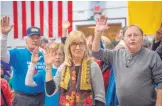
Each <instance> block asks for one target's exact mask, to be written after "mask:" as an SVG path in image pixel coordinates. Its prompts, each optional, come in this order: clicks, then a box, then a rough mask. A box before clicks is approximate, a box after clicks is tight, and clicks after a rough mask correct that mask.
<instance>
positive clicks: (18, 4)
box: [17, 1, 23, 39]
mask: <svg viewBox="0 0 162 106" xmlns="http://www.w3.org/2000/svg"><path fill="white" fill-rule="evenodd" d="M17 9H18V12H17V14H18V38H19V39H22V37H23V30H22V2H21V1H20V2H17Z"/></svg>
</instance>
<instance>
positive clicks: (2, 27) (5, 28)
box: [1, 26, 10, 35]
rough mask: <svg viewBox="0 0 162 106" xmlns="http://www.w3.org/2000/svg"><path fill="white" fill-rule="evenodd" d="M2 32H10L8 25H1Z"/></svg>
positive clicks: (5, 33)
mask: <svg viewBox="0 0 162 106" xmlns="http://www.w3.org/2000/svg"><path fill="white" fill-rule="evenodd" d="M1 31H2V34H4V35H7V34H8V33H9V32H10V26H1Z"/></svg>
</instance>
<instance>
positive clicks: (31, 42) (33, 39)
mask: <svg viewBox="0 0 162 106" xmlns="http://www.w3.org/2000/svg"><path fill="white" fill-rule="evenodd" d="M40 38H41V37H40V35H32V36H28V37H27V38H26V44H27V47H28V48H29V49H34V48H35V47H39V46H40Z"/></svg>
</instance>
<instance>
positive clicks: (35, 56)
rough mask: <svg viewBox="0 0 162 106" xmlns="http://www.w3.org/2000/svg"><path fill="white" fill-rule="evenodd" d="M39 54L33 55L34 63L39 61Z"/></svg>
mask: <svg viewBox="0 0 162 106" xmlns="http://www.w3.org/2000/svg"><path fill="white" fill-rule="evenodd" d="M39 59H40V58H39V56H38V55H32V63H37V62H38V61H39Z"/></svg>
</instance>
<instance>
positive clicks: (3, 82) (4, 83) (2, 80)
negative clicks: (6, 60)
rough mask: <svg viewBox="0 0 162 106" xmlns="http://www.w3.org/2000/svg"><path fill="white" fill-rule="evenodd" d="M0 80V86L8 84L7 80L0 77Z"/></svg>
mask: <svg viewBox="0 0 162 106" xmlns="http://www.w3.org/2000/svg"><path fill="white" fill-rule="evenodd" d="M0 80H1V87H3V86H5V85H6V84H8V82H7V80H5V79H3V78H0Z"/></svg>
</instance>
